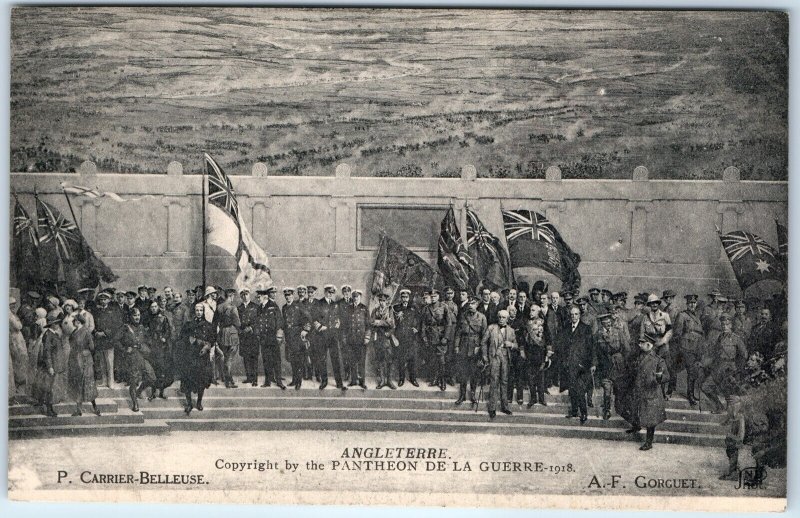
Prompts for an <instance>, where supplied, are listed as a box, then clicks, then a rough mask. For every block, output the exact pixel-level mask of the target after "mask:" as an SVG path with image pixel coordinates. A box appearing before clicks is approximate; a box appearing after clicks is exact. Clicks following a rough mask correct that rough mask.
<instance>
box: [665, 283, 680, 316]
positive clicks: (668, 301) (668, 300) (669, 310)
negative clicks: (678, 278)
mask: <svg viewBox="0 0 800 518" xmlns="http://www.w3.org/2000/svg"><path fill="white" fill-rule="evenodd" d="M676 296H677V294H676V293H675V292H674V291H672V290H664V292H663V293H662V294H661V311H663V312H665V313H666V314H667V315H669V318H670V320H671V321H672V322H675V319H677V318H678V313H679V312H680V311H679V310H678V308H677V307H675V306H674V305H673V304H672V302H673V301H674V300H675V297H676Z"/></svg>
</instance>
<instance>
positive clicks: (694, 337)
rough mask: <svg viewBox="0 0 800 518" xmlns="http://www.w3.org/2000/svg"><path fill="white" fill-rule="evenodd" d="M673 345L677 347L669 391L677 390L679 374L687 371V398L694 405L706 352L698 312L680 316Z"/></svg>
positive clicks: (676, 324)
mask: <svg viewBox="0 0 800 518" xmlns="http://www.w3.org/2000/svg"><path fill="white" fill-rule="evenodd" d="M673 343H675V344H677V347H676V348H675V350H674V352H673V361H672V369H670V371H669V372H670V379H669V389H670V391H673V390H675V385H676V384H677V379H678V373H679V372H680V371H681V370H683V369H686V385H687V387H686V398H687V399H688V400H689V403H691V404H692V405H694V404H695V401H696V398H695V385H696V384H697V379H698V377H699V376H700V372H699V365H700V360H701V359H702V357H703V354H704V350H705V336H704V334H703V324H702V323H701V322H700V317H699V316H698V315H697V311H691V310H688V309H687V310H684V311H681V312H680V313H679V314H678V318H677V321H676V323H675V333H674V340H673Z"/></svg>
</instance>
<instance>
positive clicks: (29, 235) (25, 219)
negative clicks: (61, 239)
mask: <svg viewBox="0 0 800 518" xmlns="http://www.w3.org/2000/svg"><path fill="white" fill-rule="evenodd" d="M14 236H15V237H17V238H19V239H23V240H25V241H27V242H29V243H32V244H34V245H37V244H39V237H38V236H37V235H36V227H35V226H34V224H33V221H31V218H30V216H28V212H27V211H26V210H25V207H23V206H22V204H20V202H19V200H16V204H15V205H14Z"/></svg>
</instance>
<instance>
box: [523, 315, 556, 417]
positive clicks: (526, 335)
mask: <svg viewBox="0 0 800 518" xmlns="http://www.w3.org/2000/svg"><path fill="white" fill-rule="evenodd" d="M520 341H521V342H522V344H521V347H522V348H523V359H524V360H525V361H526V362H527V367H526V369H525V370H526V371H527V373H528V386H529V387H530V394H529V398H528V408H531V407H533V405H535V404H540V405H542V406H547V401H546V400H545V393H546V390H547V387H546V386H545V385H546V383H547V381H546V375H547V371H548V369H549V368H550V367H551V365H552V360H551V358H552V356H553V345H552V343H548V342H547V338H546V336H545V332H544V320H542V319H541V318H538V317H537V318H532V319H529V320H528V323H527V324H526V326H525V327H524V328H522V329H521V336H520Z"/></svg>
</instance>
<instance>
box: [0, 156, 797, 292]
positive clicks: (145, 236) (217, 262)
mask: <svg viewBox="0 0 800 518" xmlns="http://www.w3.org/2000/svg"><path fill="white" fill-rule="evenodd" d="M237 172H238V171H237ZM476 176H477V175H476V171H475V168H474V167H472V166H465V167H464V168H463V171H462V175H461V178H374V177H357V176H351V168H350V166H349V165H347V164H341V165H339V166H338V167H337V168H336V171H335V174H334V175H333V176H328V177H288V176H269V174H268V171H267V167H266V165H264V164H261V163H259V164H255V166H253V168H252V171H251V172H250V174H249V175H233V176H231V178H232V181H233V183H234V187H235V189H236V191H237V193H238V200H239V204H240V208H241V212H242V214H243V218H244V220H245V222H246V224H247V225H248V226H249V228H250V229H251V231H252V234H253V236H254V238H255V239H256V241H257V242H258V243H260V244H261V245H262V247H263V248H264V249H265V250H266V251H267V253H268V254H269V255H270V258H271V267H272V272H273V278H274V280H275V283H276V284H277V285H278V286H283V285H287V284H288V285H296V284H298V283H306V284H308V283H313V284H316V285H318V286H321V285H322V284H324V283H327V282H332V283H335V284H337V285H341V284H343V283H345V282H347V283H349V284H352V285H353V286H355V287H361V288H366V287H367V286H369V283H370V281H371V272H372V266H373V263H374V260H375V254H376V250H375V246H374V232H375V228H369V226H370V225H372V226H373V227H374V225H376V224H377V222H376V219H375V218H376V217H380V214H382V213H385V214H401V213H399V212H397V211H395V212H391V211H389V212H381V210H383V209H391V208H394V209H403V210H404V212H402V214H401V215H398V216H397V217H394V216H392V217H391V218H386V219H387V220H386V221H384V223H385V230H386V231H387V232H389V233H390V234H395V235H398V236H400V238H401V240H403V239H405V240H406V241H407V242H408V244H411V245H413V249H414V250H415V251H416V252H417V253H419V254H420V255H421V256H422V257H424V258H425V259H428V260H429V261H431V262H432V263H433V264H435V261H436V251H435V249H434V246H433V243H435V239H436V232H438V227H437V226H436V225H435V220H436V211H441V213H442V214H443V213H444V211H445V210H446V209H447V207H448V206H450V205H451V204H452V205H453V207H454V208H455V210H456V214H457V217H459V218H461V225H462V233H463V229H464V225H465V215H464V210H463V209H464V207H465V206H466V205H469V206H470V207H472V208H473V209H474V210H476V211H477V213H478V215H479V216H480V217H481V219H482V220H483V222H484V224H485V225H486V226H487V228H488V229H489V230H490V231H491V232H493V233H496V234H498V235H500V236H501V239H502V219H501V215H500V209H501V208H509V209H516V208H527V209H532V210H537V211H539V212H542V213H544V214H545V215H546V216H547V217H548V218H549V219H550V220H551V221H552V222H553V224H554V225H555V226H556V227H557V228H558V229H559V231H560V232H561V234H562V235H563V236H564V238H565V240H566V241H567V242H568V243H569V244H570V246H571V247H572V248H573V249H574V250H575V251H576V252H578V253H580V254H581V256H582V258H583V262H582V263H581V267H580V270H581V274H582V276H583V279H584V281H583V286H584V288H588V287H590V286H594V285H599V286H608V287H609V288H611V289H612V290H621V289H625V290H626V291H628V292H631V293H636V292H638V291H646V290H647V291H649V290H661V289H664V288H666V287H672V288H673V289H676V290H677V291H678V292H679V293H683V292H685V291H688V290H692V291H696V292H698V293H701V294H704V293H707V290H709V289H712V288H720V289H722V290H723V291H727V292H730V293H732V294H737V293H738V287H737V286H736V282H735V279H734V278H733V272H732V270H731V267H730V265H729V263H728V262H727V259H726V258H725V256H724V253H723V251H722V247H721V246H720V243H719V240H718V239H717V236H716V233H715V227H717V226H718V227H719V228H721V229H722V230H723V231H724V232H726V231H731V230H736V229H741V230H746V231H750V232H754V233H756V234H758V235H760V236H762V237H763V238H765V239H766V240H767V241H768V242H770V243H772V244H773V246H776V240H777V237H776V231H775V224H774V221H773V220H774V219H775V218H777V219H778V220H779V221H782V222H785V221H786V220H787V211H788V185H787V183H786V182H749V181H740V179H739V172H738V170H736V169H735V168H732V167H731V168H728V169H726V170H725V171H724V172H722V173H721V180H717V181H671V180H649V179H648V171H647V169H646V168H644V167H637V168H636V170H634V171H633V172H632V174H631V179H630V180H562V179H561V172H560V171H559V170H558V168H556V167H551V168H550V169H548V170H547V175H546V179H544V180H502V179H477V178H476ZM64 181H66V182H70V183H73V184H76V185H82V186H87V187H92V188H95V187H96V188H99V189H100V190H108V191H114V192H116V193H118V194H120V195H121V196H123V197H131V198H132V197H142V196H144V197H145V198H143V199H141V200H140V201H135V202H127V203H117V202H114V201H112V200H110V199H107V198H103V199H96V200H91V199H88V198H80V197H72V198H71V199H72V200H73V207H74V209H75V212H76V216H77V218H78V220H79V224H80V228H81V230H82V231H83V233H84V235H85V236H86V238H87V240H88V241H89V243H90V244H91V245H92V246H93V247H94V248H95V250H96V252H97V253H98V255H99V256H101V257H102V258H103V259H104V260H105V261H106V262H107V264H108V265H109V266H111V268H112V269H113V270H114V271H115V272H116V273H117V274H118V275H119V276H120V280H119V282H118V287H129V286H135V285H138V284H140V283H145V284H148V285H153V286H158V287H159V288H161V287H162V286H165V285H171V286H175V287H179V288H185V287H189V286H193V285H195V284H198V283H199V281H200V265H201V256H200V248H201V245H200V243H201V239H200V236H201V228H202V227H201V223H202V222H201V176H200V175H199V174H198V172H192V174H188V173H185V172H184V171H183V168H182V166H181V164H179V163H176V162H173V163H171V164H170V165H169V167H168V168H167V174H165V175H119V174H102V173H98V171H97V170H96V167H94V164H91V163H88V162H87V163H85V164H84V165H83V166H82V167H81V169H80V171H79V172H78V173H76V174H36V173H12V174H11V186H12V188H14V189H15V190H16V191H17V193H18V194H19V196H20V199H21V200H22V202H23V204H24V205H25V206H26V208H28V209H29V210H31V212H32V211H33V196H32V193H33V192H34V189H35V190H36V191H38V193H39V194H40V196H41V197H42V199H43V200H45V201H50V202H52V203H53V204H54V205H55V206H56V207H58V208H59V209H61V210H63V211H64V214H65V215H67V216H68V217H69V209H68V207H67V204H66V201H65V199H64V196H63V194H62V193H61V190H60V187H59V185H60V183H61V182H64ZM408 210H411V211H412V212H411V214H412V215H411V216H410V217H409V216H408V214H409V213H408V212H407V211H408ZM414 210H418V211H419V218H418V221H419V225H418V226H419V228H415V225H414V224H413V221H415V219H414V218H415V216H414V215H413V211H414ZM370 211H371V212H370ZM376 214H377V215H378V216H376ZM397 221H402V223H400V224H399V225H401V226H398V225H397V224H395V223H396V222H397ZM432 221H433V222H434V223H433V224H432V223H431V222H432ZM410 222H412V223H410ZM393 225H394V226H393ZM433 227H435V228H433ZM415 231H418V232H420V233H421V234H424V235H420V236H414V235H413V232H415ZM403 236H405V237H403ZM412 238H413V239H412ZM208 265H209V277H210V280H211V281H212V282H214V283H220V284H223V285H228V284H230V283H231V280H232V278H233V274H234V268H235V265H234V263H233V261H232V260H230V259H229V258H225V257H210V258H209V261H208ZM518 273H519V276H520V277H522V278H524V279H526V280H532V279H535V278H539V277H545V278H547V276H546V275H544V274H542V272H539V271H527V270H525V271H520V272H518ZM552 284H553V286H554V287H557V285H558V283H557V282H553V283H552Z"/></svg>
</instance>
